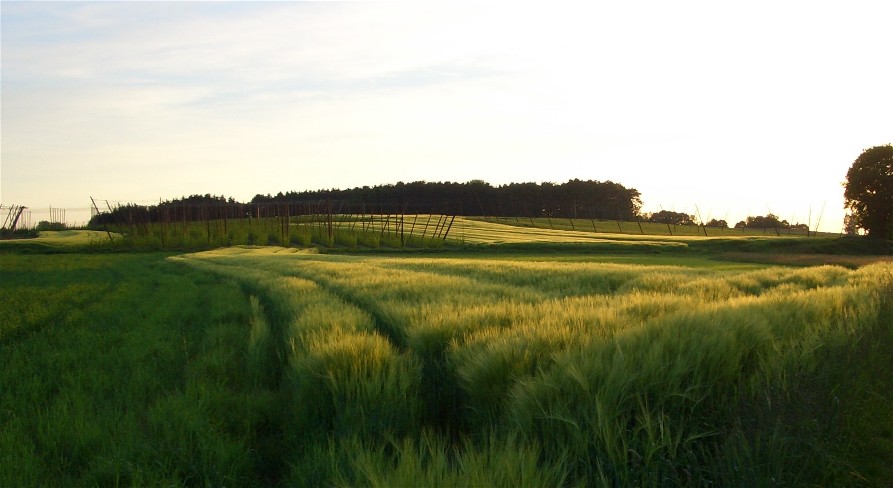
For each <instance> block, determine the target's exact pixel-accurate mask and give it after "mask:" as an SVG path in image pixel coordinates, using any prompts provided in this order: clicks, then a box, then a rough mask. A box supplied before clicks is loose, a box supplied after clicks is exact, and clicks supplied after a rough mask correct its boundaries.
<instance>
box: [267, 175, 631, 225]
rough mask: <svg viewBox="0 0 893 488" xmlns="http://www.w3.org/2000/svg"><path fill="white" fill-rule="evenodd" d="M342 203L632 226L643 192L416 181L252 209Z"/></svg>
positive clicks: (304, 195) (279, 198) (602, 186)
mask: <svg viewBox="0 0 893 488" xmlns="http://www.w3.org/2000/svg"><path fill="white" fill-rule="evenodd" d="M328 200H331V201H339V202H349V203H353V204H360V203H364V204H367V205H372V206H374V205H379V206H382V207H392V208H394V207H395V208H400V209H401V211H402V212H403V213H408V214H416V213H430V212H432V211H435V210H436V209H442V211H443V212H446V213H451V214H454V215H462V216H499V217H540V216H541V217H565V218H595V219H618V220H633V219H634V218H635V217H636V215H638V213H639V210H640V209H641V207H642V200H641V195H640V194H639V191H638V190H636V189H635V188H627V187H625V186H623V185H621V184H619V183H614V182H612V181H595V180H586V181H584V180H579V179H574V180H570V181H568V182H567V183H561V184H555V183H548V182H547V183H510V184H507V185H500V186H493V185H491V184H490V183H487V182H485V181H482V180H471V181H468V182H466V183H454V182H449V181H447V182H428V181H414V182H410V183H403V182H399V183H397V184H393V185H391V184H389V185H377V186H372V187H369V186H363V187H357V188H352V189H347V190H315V191H303V192H294V191H292V192H287V193H279V194H277V195H275V196H271V195H256V196H255V197H254V198H253V199H252V200H251V203H277V202H301V201H328Z"/></svg>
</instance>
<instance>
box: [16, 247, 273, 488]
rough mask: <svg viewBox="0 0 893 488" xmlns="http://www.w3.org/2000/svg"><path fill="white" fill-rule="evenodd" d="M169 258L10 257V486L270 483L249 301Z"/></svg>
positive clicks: (264, 395)
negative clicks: (250, 352)
mask: <svg viewBox="0 0 893 488" xmlns="http://www.w3.org/2000/svg"><path fill="white" fill-rule="evenodd" d="M164 258H165V256H164V255H158V254H137V255H130V254H114V255H108V254H105V255H102V254H90V255H82V254H61V255H33V254H30V255H14V254H8V253H4V254H0V270H2V271H0V272H2V277H3V279H2V281H0V303H2V329H0V357H2V358H3V368H0V391H2V392H3V394H2V395H0V485H2V486H92V485H136V486H147V485H149V486H152V485H171V484H174V485H181V484H183V485H188V484H195V485H224V484H229V485H246V484H252V483H258V484H265V483H264V482H265V480H266V479H267V476H268V474H269V473H271V472H272V473H275V469H276V468H275V467H270V466H268V462H267V461H266V460H265V459H263V455H264V454H263V453H265V452H267V451H268V450H269V449H270V446H268V445H267V444H269V443H270V439H271V434H270V433H269V432H266V431H265V429H266V427H265V426H267V425H269V424H270V423H271V422H272V420H271V419H274V418H275V417H276V408H278V407H277V405H278V404H277V402H276V401H275V398H276V396H277V393H276V392H275V391H270V390H265V389H262V388H257V387H255V386H254V385H252V384H251V383H250V382H249V381H247V378H246V376H245V374H244V369H245V362H246V347H247V343H248V327H247V322H248V314H249V310H250V309H249V306H248V301H247V299H246V298H245V297H244V296H243V295H242V293H241V291H240V289H239V287H238V286H236V285H235V284H233V283H228V282H225V281H221V280H220V279H218V278H216V277H214V276H212V275H208V274H203V273H197V272H193V271H189V270H187V269H185V268H182V267H179V266H176V265H174V264H172V263H167V262H165V261H164Z"/></svg>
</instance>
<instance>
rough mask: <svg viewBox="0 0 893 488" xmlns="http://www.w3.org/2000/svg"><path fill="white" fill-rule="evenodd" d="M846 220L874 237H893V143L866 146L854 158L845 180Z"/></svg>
mask: <svg viewBox="0 0 893 488" xmlns="http://www.w3.org/2000/svg"><path fill="white" fill-rule="evenodd" d="M843 196H844V207H845V208H847V209H849V211H850V220H848V222H847V224H848V225H850V226H852V227H853V229H864V230H865V231H866V232H868V235H870V236H872V237H880V238H884V239H893V145H890V144H887V145H885V146H875V147H872V148H870V149H866V150H865V151H863V152H862V154H860V155H859V157H858V158H856V160H855V161H854V162H853V165H852V166H851V167H850V169H849V171H847V174H846V182H845V183H844V193H843Z"/></svg>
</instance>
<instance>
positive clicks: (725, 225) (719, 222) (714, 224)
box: [707, 219, 729, 229]
mask: <svg viewBox="0 0 893 488" xmlns="http://www.w3.org/2000/svg"><path fill="white" fill-rule="evenodd" d="M707 227H721V228H723V229H728V228H729V223H728V222H726V221H725V220H716V219H711V220H710V222H707Z"/></svg>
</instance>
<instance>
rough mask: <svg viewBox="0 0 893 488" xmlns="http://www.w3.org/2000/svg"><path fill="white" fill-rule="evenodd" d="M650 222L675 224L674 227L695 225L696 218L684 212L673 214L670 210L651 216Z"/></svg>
mask: <svg viewBox="0 0 893 488" xmlns="http://www.w3.org/2000/svg"><path fill="white" fill-rule="evenodd" d="M648 222H655V223H658V224H673V225H694V223H695V216H694V215H687V214H684V213H682V212H671V211H670V210H661V211H660V212H655V213H653V214H651V216H650V217H649V218H648Z"/></svg>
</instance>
